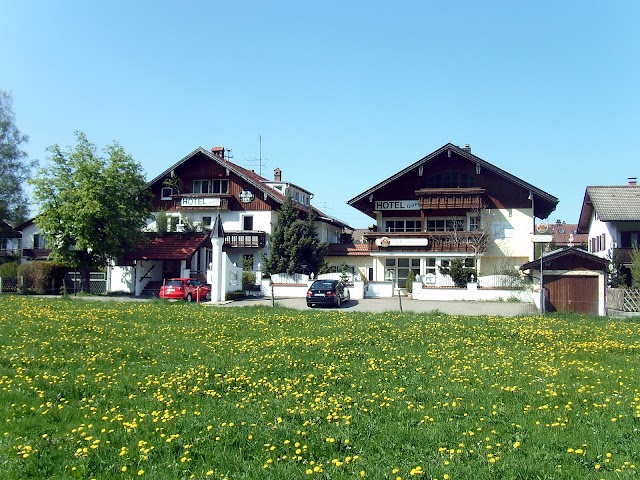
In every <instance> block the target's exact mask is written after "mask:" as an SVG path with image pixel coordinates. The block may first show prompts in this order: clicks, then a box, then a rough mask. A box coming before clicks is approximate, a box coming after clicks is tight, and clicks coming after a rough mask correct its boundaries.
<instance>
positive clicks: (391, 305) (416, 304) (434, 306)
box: [47, 296, 538, 317]
mask: <svg viewBox="0 0 640 480" xmlns="http://www.w3.org/2000/svg"><path fill="white" fill-rule="evenodd" d="M47 298H54V297H53V296H50V297H47ZM72 298H74V299H76V300H93V301H102V302H108V301H126V302H132V301H133V302H135V301H140V302H144V301H149V300H150V299H149V298H140V297H106V296H79V297H72ZM275 303H276V305H282V306H284V307H289V308H296V309H299V310H309V307H307V302H306V299H305V298H279V297H276V298H275ZM202 305H203V306H204V305H206V306H208V307H213V308H227V307H249V306H255V305H263V306H268V307H270V306H272V301H271V298H263V297H252V298H247V299H243V300H235V301H232V302H220V303H203V304H202ZM340 310H341V311H344V312H398V311H400V300H399V299H398V297H393V298H365V299H363V300H351V301H349V302H347V303H344V304H343V305H342V307H340ZM434 310H438V311H440V312H443V313H447V314H449V315H497V316H500V317H512V316H516V315H535V314H537V313H538V310H537V309H536V307H535V306H534V305H533V304H532V303H515V302H463V301H458V302H445V301H427V300H413V299H409V298H407V297H402V311H403V312H433V311H434Z"/></svg>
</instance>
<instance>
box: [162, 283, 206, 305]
mask: <svg viewBox="0 0 640 480" xmlns="http://www.w3.org/2000/svg"><path fill="white" fill-rule="evenodd" d="M160 298H166V299H169V300H186V301H187V302H195V301H202V300H210V299H211V287H210V286H209V285H207V284H205V283H202V282H201V281H200V280H196V279H194V278H169V279H168V280H165V282H164V285H163V286H162V287H160Z"/></svg>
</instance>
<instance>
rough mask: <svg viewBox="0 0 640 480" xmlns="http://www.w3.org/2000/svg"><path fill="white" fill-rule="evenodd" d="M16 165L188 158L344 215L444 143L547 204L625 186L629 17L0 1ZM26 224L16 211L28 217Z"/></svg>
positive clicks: (567, 9)
mask: <svg viewBox="0 0 640 480" xmlns="http://www.w3.org/2000/svg"><path fill="white" fill-rule="evenodd" d="M0 12H1V13H0V45H1V46H2V47H1V51H2V56H1V57H0V89H2V90H5V91H8V92H10V93H11V94H12V97H13V109H14V113H15V117H16V119H15V122H16V126H17V127H18V128H19V129H20V130H21V132H22V133H24V134H27V135H28V136H29V143H28V144H27V145H26V147H25V149H26V151H27V152H28V154H29V157H30V158H32V159H37V160H38V161H39V162H40V164H41V165H44V164H46V161H47V156H48V153H47V150H46V148H47V147H48V146H51V145H54V144H57V145H60V146H62V147H66V146H72V145H74V144H75V136H74V132H76V131H82V132H84V133H85V134H86V135H87V137H88V139H89V140H90V141H91V142H92V143H94V144H96V145H97V146H98V147H99V148H100V149H102V148H103V147H105V146H106V145H109V144H111V143H112V142H114V141H117V142H118V143H120V144H121V145H122V146H123V148H124V149H125V151H126V152H127V153H129V154H131V155H132V156H133V158H134V159H135V160H136V161H138V162H139V163H140V164H141V165H142V167H143V169H144V171H145V173H146V175H147V178H148V179H149V180H150V179H152V178H154V177H155V176H157V175H158V174H160V173H162V172H163V171H164V170H166V169H167V168H169V167H170V166H171V165H173V164H174V163H176V162H177V161H179V160H180V159H182V158H183V157H185V156H186V155H188V154H189V153H190V152H192V151H193V150H195V149H196V148H198V147H203V148H206V149H209V148H211V147H213V146H223V147H225V148H227V149H231V150H232V152H231V153H232V155H233V158H232V159H231V161H233V162H234V163H237V164H239V165H241V166H243V167H245V168H250V169H253V170H255V171H256V172H258V173H261V174H262V175H263V176H264V177H266V178H273V170H274V169H276V168H280V169H281V170H282V179H283V180H284V181H289V182H291V183H294V184H296V185H299V186H301V187H303V188H305V189H306V190H309V191H310V192H312V193H313V194H314V198H313V200H312V203H313V205H314V206H315V207H317V208H319V209H320V210H322V211H324V212H325V213H327V214H329V215H331V216H333V217H336V218H339V219H341V220H343V221H344V222H346V223H347V224H349V225H350V226H352V227H354V228H364V227H366V226H369V225H372V224H373V223H375V222H374V220H373V219H371V218H370V217H368V216H365V215H363V214H361V213H360V212H358V211H357V210H355V209H354V208H352V207H350V206H349V205H347V202H348V200H349V199H351V198H353V197H355V196H357V195H359V194H360V193H362V192H364V191H366V190H368V189H369V188H370V187H373V186H374V185H376V184H378V183H379V182H381V181H384V180H385V179H387V178H388V177H389V176H391V175H393V174H395V173H397V172H399V171H401V170H403V169H404V168H406V167H408V166H409V165H411V164H413V163H414V162H416V161H418V160H420V159H421V158H423V157H424V156H426V155H428V154H429V153H431V152H433V151H434V150H436V149H438V148H440V147H441V146H443V145H445V144H447V143H449V142H450V143H453V144H455V145H459V146H464V145H466V144H469V145H470V146H471V149H472V153H473V154H475V155H477V156H479V157H480V158H482V159H483V160H485V161H487V162H489V163H491V164H493V165H495V166H497V167H499V168H502V169H503V170H506V171H507V172H509V173H511V174H513V175H515V176H517V177H519V178H520V179H522V180H524V181H526V182H529V183H531V184H533V185H534V186H535V187H537V188H540V189H541V190H544V191H545V192H547V193H550V194H551V195H554V196H555V197H557V198H558V199H559V200H560V203H559V204H558V207H557V208H556V210H555V211H554V212H553V213H552V214H551V216H550V217H549V219H548V221H550V222H555V221H556V220H558V219H559V220H563V221H565V222H567V223H577V221H578V219H579V216H580V207H581V204H582V200H583V197H584V192H585V187H586V186H588V185H621V184H626V183H627V179H628V177H640V162H639V159H640V154H639V153H638V145H637V143H638V141H640V137H639V135H638V133H639V131H640V128H639V127H640V115H639V111H640V108H639V107H640V28H639V27H638V18H640V2H638V1H636V0H627V1H625V0H611V1H607V2H604V1H592V0H580V1H574V0H567V1H562V0H538V1H529V2H527V1H516V0H510V1H502V0H496V1H477V0H474V1H472V0H448V1H443V0H399V1H394V2H391V1H380V0H366V1H364V0H363V1H359V0H358V1H356V0H353V1H347V0H341V1H334V0H323V1H318V2H310V1H306V0H300V1H297V2H295V1H282V0H272V1H268V2H267V1H244V0H237V1H233V2H228V1H225V2H222V1H217V0H211V1H196V0H185V1H181V2H178V1H175V2H169V1H164V0H155V1H145V0H139V1H130V0H127V1H121V0H113V1H108V2H93V1H91V2H87V1H79V0H78V1H70V0H59V1H56V2H51V1H48V0H40V1H37V0H20V1H17V0H0ZM32 213H35V212H32Z"/></svg>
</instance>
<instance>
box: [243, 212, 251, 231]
mask: <svg viewBox="0 0 640 480" xmlns="http://www.w3.org/2000/svg"><path fill="white" fill-rule="evenodd" d="M242 229H243V230H253V215H245V216H244V217H242Z"/></svg>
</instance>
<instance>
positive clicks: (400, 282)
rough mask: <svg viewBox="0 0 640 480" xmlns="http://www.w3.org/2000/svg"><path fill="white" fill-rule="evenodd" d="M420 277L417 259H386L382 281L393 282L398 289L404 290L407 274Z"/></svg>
mask: <svg viewBox="0 0 640 480" xmlns="http://www.w3.org/2000/svg"><path fill="white" fill-rule="evenodd" d="M410 271H412V272H413V273H414V274H416V275H420V259H419V258H387V259H386V260H385V267H384V272H385V275H384V277H385V278H384V279H385V280H387V281H390V280H393V281H394V282H395V283H396V284H397V286H398V288H404V287H405V286H406V283H407V277H408V276H409V272H410Z"/></svg>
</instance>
